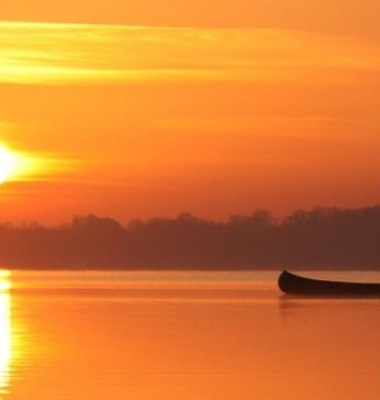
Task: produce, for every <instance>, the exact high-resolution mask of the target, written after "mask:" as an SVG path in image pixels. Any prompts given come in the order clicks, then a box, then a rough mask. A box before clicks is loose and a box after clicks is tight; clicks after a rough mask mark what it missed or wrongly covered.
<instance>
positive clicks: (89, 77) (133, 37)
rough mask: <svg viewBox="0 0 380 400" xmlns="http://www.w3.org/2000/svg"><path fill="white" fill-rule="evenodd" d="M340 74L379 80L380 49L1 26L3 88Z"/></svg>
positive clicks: (270, 34) (279, 36)
mask: <svg viewBox="0 0 380 400" xmlns="http://www.w3.org/2000/svg"><path fill="white" fill-rule="evenodd" d="M315 71H318V74H317V75H315V76H311V73H312V72H315ZM334 71H335V74H334ZM342 71H343V72H349V73H350V72H354V73H364V75H365V74H368V73H369V72H370V73H374V74H377V73H378V72H380V47H379V46H376V45H375V44H373V43H369V42H365V41H363V40H360V39H356V38H348V37H339V36H328V35H320V34H312V33H306V32H302V31H290V30H281V29H210V28H208V29H203V28H175V27H138V26H117V25H82V24H76V25H75V24H49V23H21V22H2V23H0V82H3V83H17V84H78V83H123V82H156V81H167V80H169V81H184V80H185V81H186V80H206V81H208V80H221V81H236V80H238V81H267V80H269V81H276V80H297V81H299V80H304V81H305V82H307V81H309V80H315V79H318V77H321V76H327V75H328V76H329V77H330V79H331V78H334V77H335V78H336V79H344V76H345V75H344V74H343V75H342V74H341V72H342ZM342 76H343V78H342ZM339 77H340V78H339Z"/></svg>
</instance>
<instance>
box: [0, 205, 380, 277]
mask: <svg viewBox="0 0 380 400" xmlns="http://www.w3.org/2000/svg"><path fill="white" fill-rule="evenodd" d="M0 265H1V266H4V267H7V268H24V269H27V268H29V269H109V270H111V269H128V270H131V269H179V270H181V269H193V270H194V269H205V270H206V269H208V270H218V269H221V270H222V269H279V268H293V269H297V268H300V269H301V268H302V269H378V268H380V206H374V207H366V208H360V209H340V208H316V209H313V210H309V211H303V210H299V211H296V212H294V213H292V214H291V215H289V216H287V217H285V218H283V219H281V220H279V219H276V218H274V217H273V216H272V215H271V213H270V212H268V211H256V212H254V213H252V214H251V215H233V216H231V217H230V218H229V219H227V220H225V221H211V220H207V219H203V218H199V217H196V216H194V215H191V214H189V213H182V214H180V215H179V216H178V217H177V218H151V219H148V220H145V221H143V220H132V221H129V222H128V223H127V224H126V225H122V224H121V223H120V222H118V221H116V220H114V219H111V218H102V217H98V216H95V215H86V216H75V217H74V218H73V219H72V221H71V222H70V223H69V224H65V225H60V226H53V227H47V226H43V225H41V224H38V223H23V224H19V225H13V224H11V223H3V224H0Z"/></svg>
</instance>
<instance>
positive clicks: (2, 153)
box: [0, 145, 17, 183]
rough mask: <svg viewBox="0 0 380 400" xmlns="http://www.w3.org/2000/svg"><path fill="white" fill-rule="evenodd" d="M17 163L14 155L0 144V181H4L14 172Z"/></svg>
mask: <svg viewBox="0 0 380 400" xmlns="http://www.w3.org/2000/svg"><path fill="white" fill-rule="evenodd" d="M16 164H17V159H16V156H14V155H13V154H12V153H11V152H10V151H9V150H8V149H6V148H5V147H4V146H2V145H0V183H3V182H5V181H6V180H7V179H8V178H9V177H10V176H11V175H12V173H13V172H14V170H15V168H16Z"/></svg>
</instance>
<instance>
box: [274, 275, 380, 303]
mask: <svg viewBox="0 0 380 400" xmlns="http://www.w3.org/2000/svg"><path fill="white" fill-rule="evenodd" d="M278 286H279V288H280V289H281V291H282V292H284V293H286V294H291V295H303V296H327V297H380V283H361V282H340V281H329V280H322V279H311V278H305V277H303V276H299V275H296V274H293V273H290V272H288V271H286V270H285V271H283V272H282V273H281V275H280V276H279V278H278Z"/></svg>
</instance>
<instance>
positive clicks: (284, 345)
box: [0, 271, 380, 400]
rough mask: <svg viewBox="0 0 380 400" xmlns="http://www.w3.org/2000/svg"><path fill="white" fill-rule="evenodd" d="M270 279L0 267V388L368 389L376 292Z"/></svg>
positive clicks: (272, 395) (349, 395) (374, 386)
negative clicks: (284, 285) (351, 292)
mask: <svg viewBox="0 0 380 400" xmlns="http://www.w3.org/2000/svg"><path fill="white" fill-rule="evenodd" d="M309 274H310V273H309ZM314 275H317V276H320V274H318V273H316V274H314ZM332 275H334V276H335V277H336V276H337V274H333V273H327V272H324V276H332ZM345 276H346V277H347V276H348V277H349V278H351V279H359V278H361V279H364V280H373V281H380V274H379V273H367V274H366V276H364V277H363V276H360V277H359V276H358V274H357V273H356V274H355V273H347V274H346V275H345ZM338 277H341V278H343V277H344V275H343V274H342V273H340V275H339V276H338ZM276 278H277V273H276V272H270V273H268V272H223V273H220V272H173V271H172V272H12V273H11V274H10V275H8V274H7V273H3V275H2V278H1V279H2V280H1V285H0V286H1V288H2V289H1V293H0V399H2V400H3V399H9V400H16V399H17V400H21V399H22V400H24V399H28V398H34V399H39V400H45V399H48V400H56V399H57V400H66V399H67V400H76V399H81V400H82V399H91V400H98V399H110V400H119V399H120V400H121V399H129V398H130V399H136V400H139V399H141V400H142V399H147V400H148V399H149V400H151V399H165V400H166V399H197V400H198V399H231V400H232V399H244V400H247V399H264V400H265V399H302V398H305V399H309V400H310V399H311V400H314V399H338V400H339V399H361V398H363V396H364V398H368V399H370V398H371V399H375V398H379V395H380V383H379V382H378V371H379V368H380V343H379V341H378V332H379V328H380V321H379V318H378V312H379V305H380V300H376V299H369V300H353V299H351V300H344V299H340V300H338V299H307V298H305V299H299V298H289V297H286V296H283V295H281V293H280V292H279V291H278V289H277V287H276ZM9 287H10V289H9Z"/></svg>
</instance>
